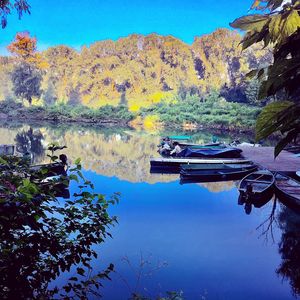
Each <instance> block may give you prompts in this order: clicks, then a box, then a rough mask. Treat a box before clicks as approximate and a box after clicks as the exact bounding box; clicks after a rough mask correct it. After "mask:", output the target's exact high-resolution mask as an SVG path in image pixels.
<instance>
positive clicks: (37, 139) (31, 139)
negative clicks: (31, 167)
mask: <svg viewBox="0 0 300 300" xmlns="http://www.w3.org/2000/svg"><path fill="white" fill-rule="evenodd" d="M43 139H44V136H43V134H42V133H41V132H40V131H39V130H36V131H33V129H32V128H31V127H30V128H29V129H28V130H23V131H21V132H19V133H18V134H17V135H16V137H15V141H16V144H17V151H18V152H20V153H22V154H25V153H30V154H31V155H32V162H37V161H40V160H41V159H42V158H43V156H44V154H45V150H44V147H43V145H42V140H43Z"/></svg>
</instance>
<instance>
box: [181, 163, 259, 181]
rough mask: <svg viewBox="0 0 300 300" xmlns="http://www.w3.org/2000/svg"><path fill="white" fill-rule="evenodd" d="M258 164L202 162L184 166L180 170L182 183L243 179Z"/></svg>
mask: <svg viewBox="0 0 300 300" xmlns="http://www.w3.org/2000/svg"><path fill="white" fill-rule="evenodd" d="M256 169H257V166H256V165H254V164H244V165H243V164H238V165H235V164H232V165H230V164H229V165H226V164H215V165H210V164H207V165H205V164H202V165H197V166H195V168H189V166H182V167H181V171H180V177H181V181H180V182H181V183H182V184H184V183H188V182H214V181H215V182H217V181H226V180H237V179H241V178H243V177H244V176H246V175H247V174H249V173H252V172H254V171H255V170H256Z"/></svg>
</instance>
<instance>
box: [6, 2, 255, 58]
mask: <svg viewBox="0 0 300 300" xmlns="http://www.w3.org/2000/svg"><path fill="white" fill-rule="evenodd" d="M28 1H29V3H30V4H31V15H25V16H24V17H23V18H22V19H21V20H18V18H17V17H16V16H15V15H11V16H9V18H8V26H7V28H6V29H4V30H2V29H0V30H1V39H0V54H4V53H5V47H6V46H7V44H9V43H10V41H11V40H12V39H13V38H14V35H15V33H16V32H18V31H25V30H27V31H29V32H30V33H31V35H34V36H36V37H37V39H38V47H39V49H40V50H42V49H45V48H47V47H48V46H54V45H58V44H66V45H69V46H72V47H75V48H77V49H79V48H80V47H81V46H82V45H89V44H91V43H93V42H94V41H97V40H103V39H113V40H116V39H118V38H119V37H123V36H127V35H129V34H132V33H141V34H149V33H152V32H156V33H158V34H162V35H169V34H171V35H173V36H175V37H178V38H180V39H182V40H183V41H185V42H187V43H192V42H193V39H194V37H195V36H199V35H202V34H205V33H210V32H212V31H214V30H215V29H216V28H218V27H229V25H228V24H229V22H231V21H233V20H234V19H235V18H237V17H239V16H241V15H245V14H247V12H248V9H249V7H250V6H251V4H252V2H253V0H242V1H241V0H231V1H228V0H149V1H142V0H131V1H129V0H106V1H104V0H56V1H51V0H28Z"/></svg>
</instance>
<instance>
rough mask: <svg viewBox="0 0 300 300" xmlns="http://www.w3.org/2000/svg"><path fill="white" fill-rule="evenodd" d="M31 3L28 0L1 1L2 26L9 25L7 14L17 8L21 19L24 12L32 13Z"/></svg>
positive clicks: (0, 15)
mask: <svg viewBox="0 0 300 300" xmlns="http://www.w3.org/2000/svg"><path fill="white" fill-rule="evenodd" d="M29 9H30V5H29V4H28V1H27V0H11V1H10V0H1V1H0V17H1V26H2V28H5V27H6V25H7V16H8V15H9V14H11V13H12V11H14V10H16V11H17V13H18V16H19V19H21V17H22V15H23V13H28V14H30V10H29Z"/></svg>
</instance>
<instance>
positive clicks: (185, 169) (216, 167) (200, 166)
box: [180, 162, 255, 172]
mask: <svg viewBox="0 0 300 300" xmlns="http://www.w3.org/2000/svg"><path fill="white" fill-rule="evenodd" d="M254 166H255V165H254V164H253V163H252V162H251V163H238V164H225V163H222V164H186V165H181V166H180V171H182V172H193V171H201V170H224V169H230V170H232V169H242V168H253V167H254Z"/></svg>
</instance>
